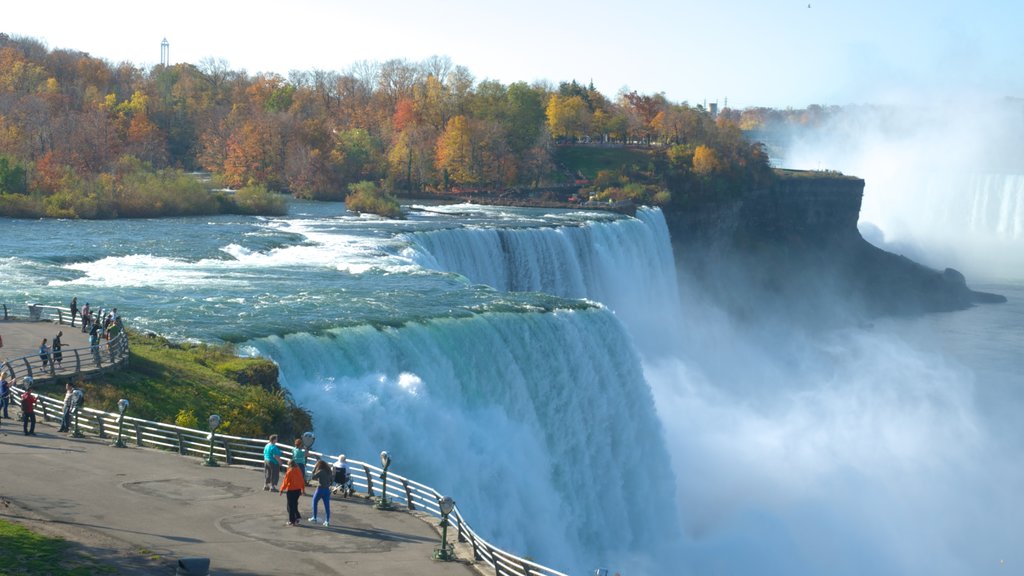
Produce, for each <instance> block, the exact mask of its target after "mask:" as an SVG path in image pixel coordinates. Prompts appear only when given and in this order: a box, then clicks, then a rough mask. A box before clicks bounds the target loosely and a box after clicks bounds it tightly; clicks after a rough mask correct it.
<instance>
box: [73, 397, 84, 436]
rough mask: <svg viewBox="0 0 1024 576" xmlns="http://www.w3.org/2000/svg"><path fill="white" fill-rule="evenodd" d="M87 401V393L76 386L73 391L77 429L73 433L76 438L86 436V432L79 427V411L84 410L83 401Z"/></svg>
mask: <svg viewBox="0 0 1024 576" xmlns="http://www.w3.org/2000/svg"><path fill="white" fill-rule="evenodd" d="M84 401H85V394H84V393H83V392H82V389H81V388H75V390H74V392H72V393H71V411H72V412H74V413H75V431H74V432H72V433H71V436H72V437H74V438H84V437H85V434H82V431H81V430H79V429H78V413H79V412H81V411H82V403H83V402H84Z"/></svg>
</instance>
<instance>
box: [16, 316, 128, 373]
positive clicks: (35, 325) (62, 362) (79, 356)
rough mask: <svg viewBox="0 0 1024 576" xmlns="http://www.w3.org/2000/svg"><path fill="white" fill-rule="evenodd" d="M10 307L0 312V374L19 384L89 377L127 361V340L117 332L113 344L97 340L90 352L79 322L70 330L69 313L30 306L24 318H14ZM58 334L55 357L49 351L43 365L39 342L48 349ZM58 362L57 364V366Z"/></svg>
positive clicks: (87, 337) (86, 338)
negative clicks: (0, 342)
mask: <svg viewBox="0 0 1024 576" xmlns="http://www.w3.org/2000/svg"><path fill="white" fill-rule="evenodd" d="M16 311H17V310H16V309H15V308H13V307H12V306H10V305H4V306H3V308H2V309H0V314H2V316H0V338H2V339H3V347H2V348H0V372H3V373H6V374H7V376H8V377H9V378H14V379H16V380H18V381H21V379H22V378H24V377H25V376H31V377H32V379H33V380H35V381H36V382H38V383H44V382H47V381H51V380H57V379H60V378H75V377H89V376H91V375H94V374H98V373H101V372H105V371H107V370H110V369H112V368H117V367H118V366H120V365H121V364H122V363H124V362H127V361H128V340H127V338H126V337H125V336H124V332H121V333H119V334H118V336H116V337H115V338H114V339H113V340H106V339H104V340H101V341H100V343H99V344H98V345H97V346H96V347H95V348H93V347H92V346H90V345H89V335H88V334H87V333H85V332H82V328H81V318H77V317H76V323H75V325H74V326H71V313H70V312H69V311H68V310H67V309H63V308H60V307H57V306H40V305H30V306H28V307H26V308H25V312H26V314H24V315H15V312H16ZM58 333H60V334H61V344H62V346H61V350H60V356H59V357H58V356H57V355H56V353H55V352H53V351H52V350H51V351H50V353H49V354H48V355H47V359H46V360H45V361H44V360H43V357H42V354H40V352H39V347H40V344H42V341H43V338H46V344H47V346H48V347H52V345H53V339H54V337H55V336H57V334H58ZM58 359H59V362H58Z"/></svg>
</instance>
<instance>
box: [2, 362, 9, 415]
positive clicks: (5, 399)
mask: <svg viewBox="0 0 1024 576" xmlns="http://www.w3.org/2000/svg"><path fill="white" fill-rule="evenodd" d="M10 403H11V383H10V382H8V380H7V373H6V372H5V373H3V374H0V410H2V411H3V417H4V418H7V419H8V420H10V418H11V416H10V415H9V414H8V413H7V407H8V406H9V405H10Z"/></svg>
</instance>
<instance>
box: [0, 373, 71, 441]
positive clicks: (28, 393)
mask: <svg viewBox="0 0 1024 576" xmlns="http://www.w3.org/2000/svg"><path fill="white" fill-rule="evenodd" d="M34 384H35V382H34V381H33V379H32V377H31V376H26V377H25V378H24V380H23V383H22V385H23V386H24V390H25V391H24V392H22V393H21V396H20V397H19V398H20V399H21V422H22V429H23V431H24V432H25V436H35V434H36V403H37V402H39V395H38V394H36V393H34V392H33V391H32V386H33V385H34ZM14 393H15V392H14V389H13V383H12V382H11V381H10V379H8V377H7V374H6V373H3V374H0V418H5V419H8V420H10V419H11V416H10V413H9V407H10V405H11V399H12V397H14ZM81 398H82V393H81V392H80V391H79V390H78V389H76V388H75V387H74V386H72V385H71V383H70V382H69V383H68V384H67V385H66V393H65V394H64V406H63V412H62V415H61V420H60V429H59V430H58V432H70V431H71V419H72V417H73V416H74V412H75V409H76V407H77V405H78V404H79V402H80V400H81Z"/></svg>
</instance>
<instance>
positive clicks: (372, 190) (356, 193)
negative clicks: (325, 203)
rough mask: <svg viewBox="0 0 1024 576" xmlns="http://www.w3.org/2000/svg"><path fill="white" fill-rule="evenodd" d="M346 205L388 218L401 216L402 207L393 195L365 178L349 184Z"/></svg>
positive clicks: (351, 208)
mask: <svg viewBox="0 0 1024 576" xmlns="http://www.w3.org/2000/svg"><path fill="white" fill-rule="evenodd" d="M348 190H349V194H348V196H346V197H345V207H346V208H348V209H349V210H351V211H353V212H368V213H370V214H377V215H378V216H384V217H386V218H401V217H402V207H401V206H400V205H399V204H398V200H396V199H395V198H394V197H393V196H391V195H389V194H385V193H384V192H382V191H381V190H379V189H378V188H377V185H376V184H374V183H373V182H368V181H366V180H363V181H362V182H358V183H356V184H349V185H348Z"/></svg>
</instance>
